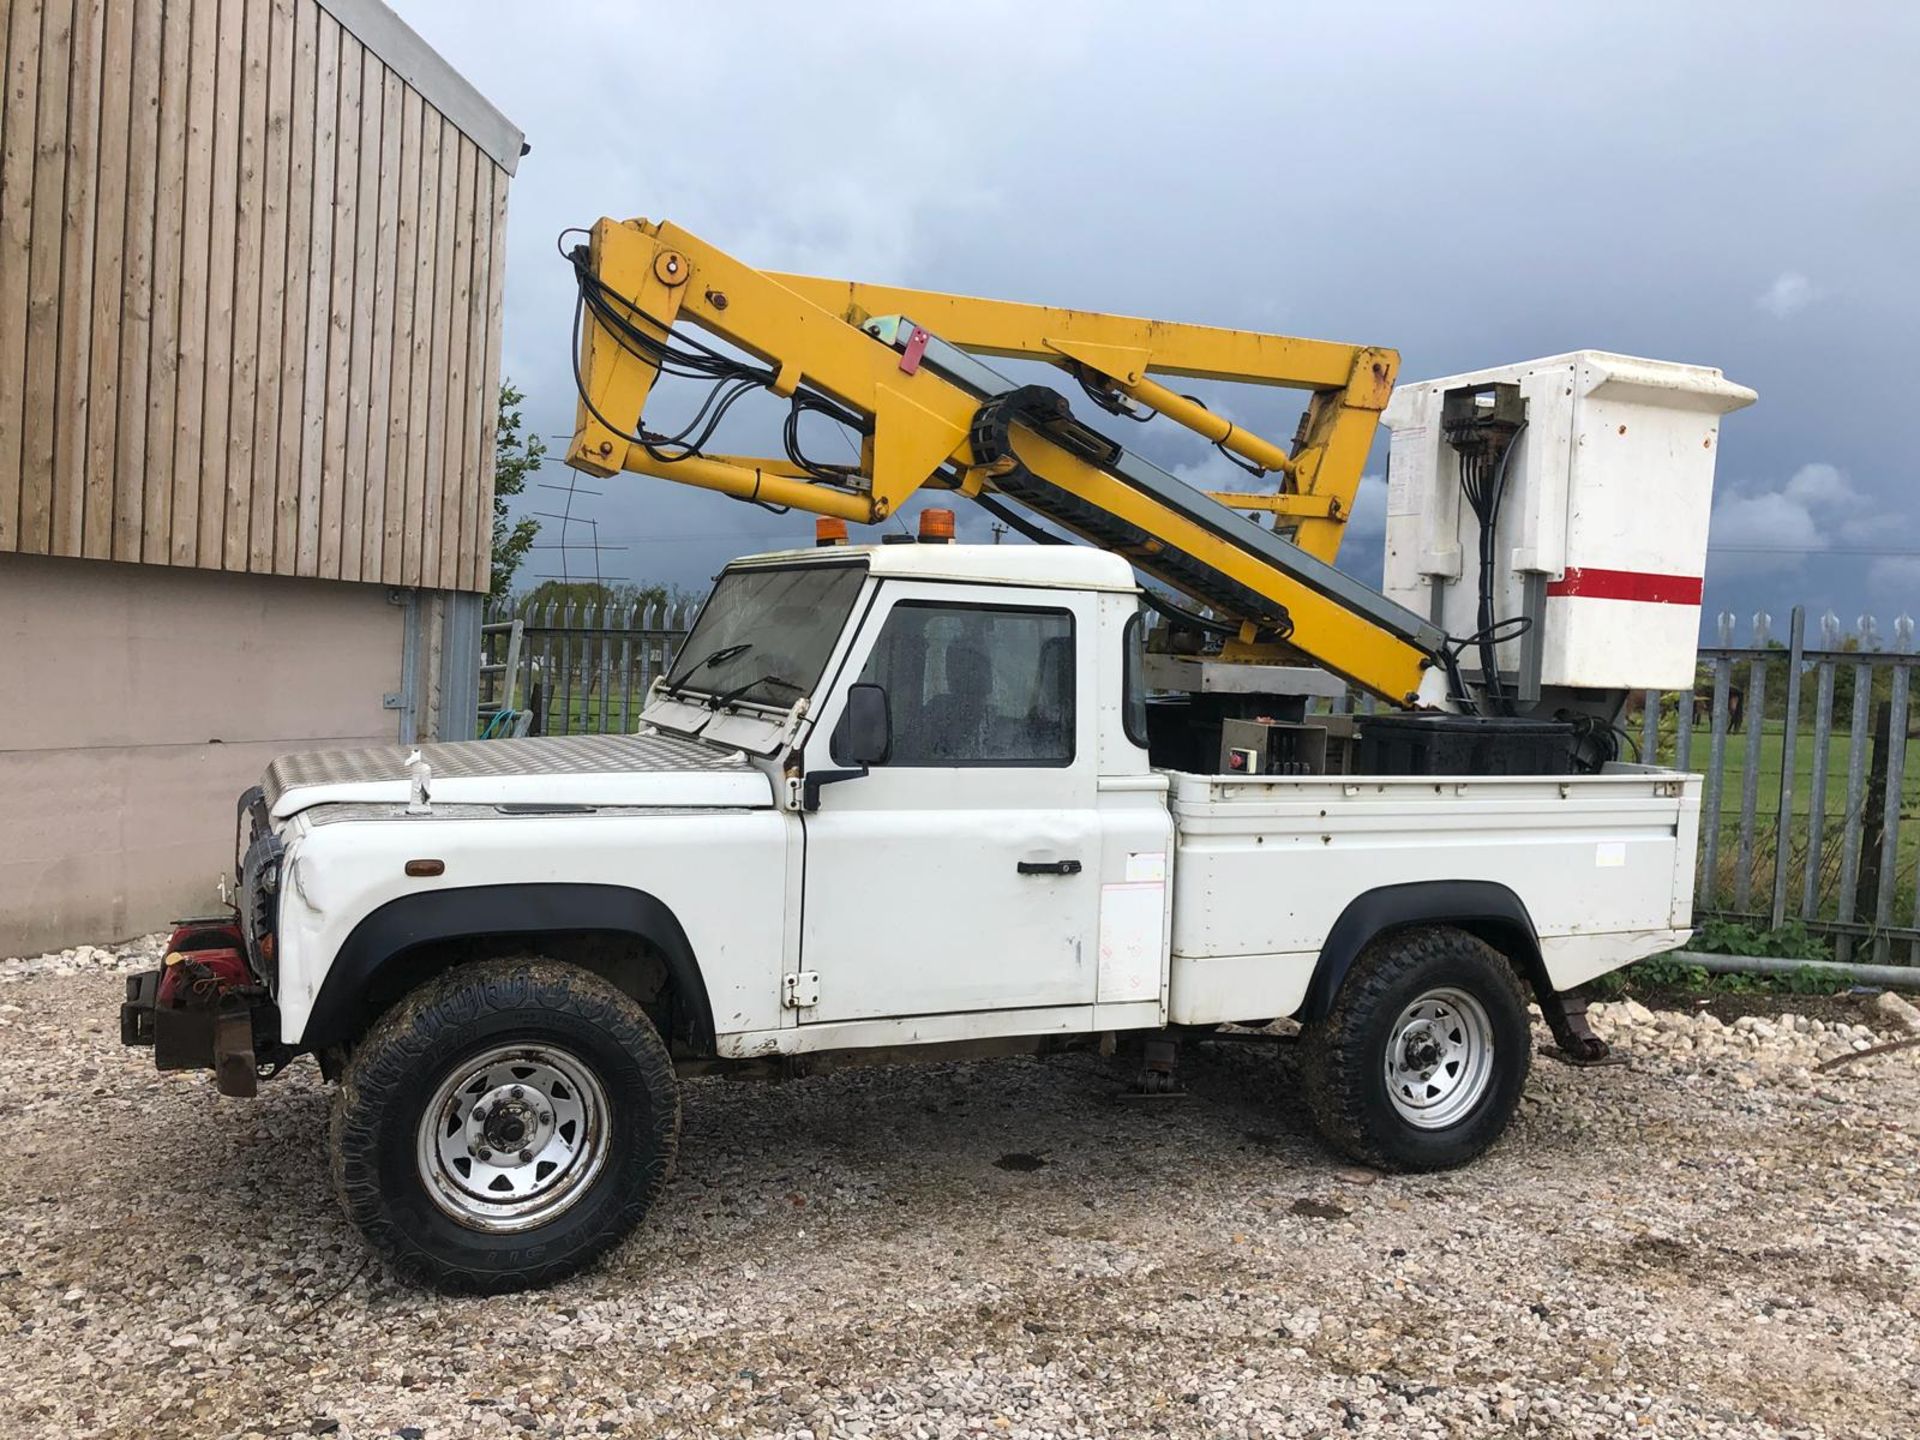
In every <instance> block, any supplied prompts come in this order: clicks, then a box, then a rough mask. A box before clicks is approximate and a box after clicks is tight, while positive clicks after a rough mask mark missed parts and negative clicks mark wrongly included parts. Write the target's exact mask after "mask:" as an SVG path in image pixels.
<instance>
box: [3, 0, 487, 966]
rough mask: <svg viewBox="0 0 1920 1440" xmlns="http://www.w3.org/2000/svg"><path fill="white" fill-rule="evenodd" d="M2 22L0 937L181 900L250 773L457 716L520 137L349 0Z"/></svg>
mask: <svg viewBox="0 0 1920 1440" xmlns="http://www.w3.org/2000/svg"><path fill="white" fill-rule="evenodd" d="M0 15H3V16H4V19H3V20H0V50H3V51H4V66H5V69H4V78H5V91H4V94H3V95H0V715H4V717H5V724H4V727H3V728H0V954H9V953H18V951H19V949H21V948H27V947H30V946H32V945H36V944H52V943H64V942H67V941H70V940H72V939H99V938H103V937H105V936H109V935H114V934H123V933H129V932H131V931H134V930H139V929H143V928H149V927H150V926H152V925H156V924H159V923H161V922H162V921H163V920H164V919H165V918H167V916H166V912H167V911H169V910H171V909H175V908H177V909H191V908H196V907H197V906H200V905H203V904H204V903H206V902H207V901H208V900H209V899H210V891H211V888H212V881H213V875H214V872H215V871H216V870H217V868H218V866H219V862H220V860H221V859H222V850H223V848H224V841H221V840H220V839H219V838H218V837H219V835H220V833H221V832H222V831H224V830H225V829H228V828H230V823H231V807H232V803H233V796H234V793H235V790H236V789H237V788H239V787H241V786H244V785H245V784H247V783H250V782H251V779H252V778H253V776H254V775H255V774H257V772H258V770H259V769H260V768H261V767H262V765H263V764H264V761H265V759H267V758H270V757H271V754H273V753H277V752H278V751H282V750H288V749H296V748H312V747H315V746H321V745H336V744H342V743H361V742H369V741H374V742H377V741H391V740H393V739H394V738H396V736H398V737H399V738H403V739H407V738H413V737H414V736H416V735H421V734H428V733H436V734H442V735H446V736H448V737H455V736H458V735H460V734H462V733H465V732H466V730H467V728H468V727H470V725H471V714H470V708H464V709H463V707H465V700H464V697H465V695H466V693H467V691H468V689H469V688H470V685H471V674H472V664H473V662H474V659H475V652H477V627H478V594H479V592H484V591H485V590H486V588H487V586H488V583H489V552H490V542H491V532H492V496H493V449H494V424H495V416H496V413H497V410H496V397H497V393H498V387H499V378H500V323H501V293H502V284H503V280H504V269H505V231H506V204H507V185H508V181H509V179H510V178H511V176H512V174H513V172H514V169H515V168H516V166H517V164H518V162H519V158H520V155H521V151H522V148H523V147H522V142H521V135H520V132H519V131H518V130H517V129H515V128H514V126H513V125H512V124H511V123H509V122H508V121H507V120H506V119H505V118H504V117H503V116H502V115H501V114H500V113H499V112H498V111H497V110H496V109H494V107H493V106H492V105H490V104H489V103H488V102H487V101H486V100H485V99H484V98H483V97H482V96H481V95H480V94H479V93H478V92H477V91H476V90H474V89H473V87H472V86H471V85H470V84H468V82H466V81H465V80H464V79H462V78H461V77H460V76H459V75H458V74H456V73H455V72H454V71H453V70H452V68H451V67H450V66H448V65H447V63H446V62H445V61H444V60H443V59H441V57H440V56H439V55H437V54H436V53H435V52H434V51H433V50H432V49H431V48H430V47H428V46H427V45H426V43H425V42H424V41H422V40H421V39H420V37H419V36H417V35H416V34H414V32H413V31H412V30H410V29H409V28H407V26H406V25H404V24H403V23H402V22H401V21H400V20H399V19H398V18H397V17H396V16H394V14H393V13H392V12H391V11H389V10H388V9H387V8H386V7H385V6H384V5H382V4H381V3H379V0H0ZM156 567H164V570H165V571H166V572H167V573H169V574H172V575H174V576H176V577H177V578H175V579H172V580H167V579H164V578H163V576H162V574H161V573H160V571H158V570H157V569H156ZM195 577H197V578H195ZM316 657H319V659H318V663H316ZM222 674H231V676H232V679H233V683H232V684H231V685H226V686H218V687H215V688H214V689H213V690H212V691H211V693H205V694H198V695H196V694H195V693H194V691H195V683H187V677H193V676H198V677H202V679H203V680H204V677H208V676H218V675H222ZM170 680H173V681H178V682H181V683H177V684H174V685H172V686H171V687H170V688H169V689H167V690H165V691H164V692H163V691H159V690H154V689H149V688H145V687H147V686H149V685H150V684H152V683H153V682H161V683H162V684H165V683H166V682H168V681H170ZM196 683H197V682H196ZM201 688H205V687H204V686H201ZM163 693H164V695H165V704H164V705H163V706H159V707H158V708H156V702H158V701H160V699H161V697H162V694H163ZM81 703H90V704H93V705H96V706H109V707H112V706H125V707H127V709H126V713H124V715H122V716H120V717H118V718H117V719H116V716H115V715H113V714H102V713H93V714H87V715H80V714H77V713H71V711H70V708H69V707H71V706H73V705H77V704H81ZM76 737H84V738H83V739H81V740H76ZM214 742H217V743H218V745H219V750H218V752H217V753H215V752H210V751H209V749H208V747H209V745H210V744H212V743H214ZM181 747H198V749H199V750H200V751H202V752H208V753H203V754H202V755H201V756H200V762H199V763H197V764H195V765H191V766H186V767H184V768H183V767H182V765H181V763H180V757H179V755H177V754H173V753H172V752H173V751H178V750H180V749H181ZM115 776H117V777H118V778H117V779H115V778H113V777H115ZM78 793H85V794H87V795H88V796H89V797H90V799H91V800H92V801H93V802H94V803H96V804H98V805H106V806H110V807H111V813H112V814H114V815H116V816H117V817H119V818H118V819H117V820H115V821H114V822H113V823H110V824H109V823H107V822H106V821H103V820H102V819H101V815H100V813H94V814H92V816H91V818H90V820H89V822H88V823H86V824H82V825H79V826H77V827H76V825H75V823H74V821H73V810H74V806H73V804H72V801H73V798H74V796H75V795H76V794H78ZM136 816H137V817H140V819H139V822H138V823H136V821H135V820H133V819H130V818H128V817H136ZM146 822H156V823H164V825H165V827H166V830H167V835H166V839H165V841H164V846H163V847H162V846H161V845H160V842H158V841H156V840H153V839H151V838H150V837H149V836H148V835H147V834H146V833H145V831H144V829H143V825H144V824H145V823H146ZM189 837H192V840H193V842H195V843H197V842H198V841H199V840H200V839H202V838H204V839H206V840H209V841H212V842H213V843H212V844H211V847H210V848H209V849H208V850H205V851H203V852H201V853H195V854H191V859H190V861H189V860H188V859H187V858H185V856H186V854H187V853H189V852H188V846H189ZM169 855H176V856H181V857H182V858H180V859H174V860H169V859H168V856H169ZM189 863H190V865H191V874H190V876H189V874H188V872H187V871H186V870H184V869H182V868H181V867H183V866H186V865H188V864H189Z"/></svg>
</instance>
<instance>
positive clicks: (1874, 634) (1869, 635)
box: [1860, 615, 1880, 650]
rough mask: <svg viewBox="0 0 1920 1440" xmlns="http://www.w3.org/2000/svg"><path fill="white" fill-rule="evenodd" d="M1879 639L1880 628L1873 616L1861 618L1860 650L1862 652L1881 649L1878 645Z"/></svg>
mask: <svg viewBox="0 0 1920 1440" xmlns="http://www.w3.org/2000/svg"><path fill="white" fill-rule="evenodd" d="M1879 638H1880V626H1879V625H1878V624H1877V623H1876V622H1875V621H1874V618H1873V616H1871V615H1862V616H1861V617H1860V648H1861V649H1862V650H1877V649H1879V645H1878V644H1877V643H1876V642H1878V640H1879Z"/></svg>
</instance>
